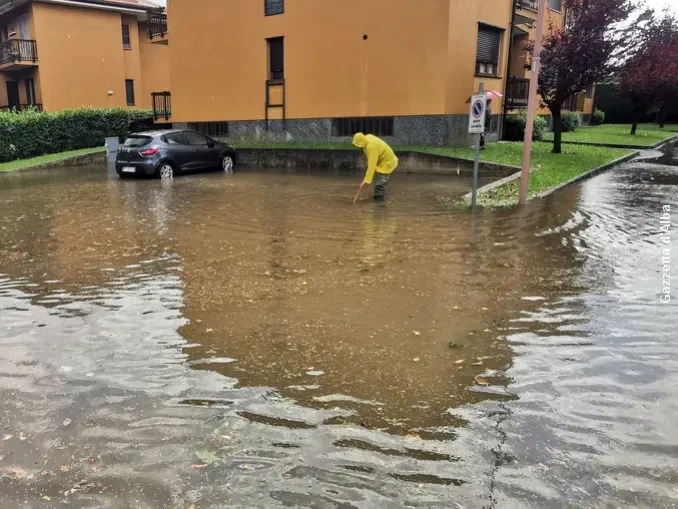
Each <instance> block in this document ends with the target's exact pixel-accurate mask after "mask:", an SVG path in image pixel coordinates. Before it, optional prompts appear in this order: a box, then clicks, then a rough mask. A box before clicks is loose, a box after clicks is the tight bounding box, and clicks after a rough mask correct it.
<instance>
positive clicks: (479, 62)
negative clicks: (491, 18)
mask: <svg viewBox="0 0 678 509" xmlns="http://www.w3.org/2000/svg"><path fill="white" fill-rule="evenodd" d="M501 32H502V31H501V30H500V29H498V28H494V27H490V26H487V25H478V49H477V52H476V74H482V75H489V76H498V75H499V46H500V43H501Z"/></svg>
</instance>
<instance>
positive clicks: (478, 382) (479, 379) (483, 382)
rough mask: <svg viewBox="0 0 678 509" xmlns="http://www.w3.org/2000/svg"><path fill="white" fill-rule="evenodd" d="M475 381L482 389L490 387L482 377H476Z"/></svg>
mask: <svg viewBox="0 0 678 509" xmlns="http://www.w3.org/2000/svg"><path fill="white" fill-rule="evenodd" d="M475 380H476V383H477V384H478V385H482V386H483V387H486V386H488V385H490V382H489V381H488V380H487V378H483V377H482V376H477V377H476V378H475Z"/></svg>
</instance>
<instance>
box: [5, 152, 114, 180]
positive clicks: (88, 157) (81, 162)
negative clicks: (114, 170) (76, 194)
mask: <svg viewBox="0 0 678 509" xmlns="http://www.w3.org/2000/svg"><path fill="white" fill-rule="evenodd" d="M101 156H104V158H103V159H102V158H101ZM105 156H106V149H101V150H97V151H95V152H89V153H87V154H80V155H77V156H72V157H67V158H65V159H57V160H56V161H47V162H46V163H40V164H32V165H30V166H22V167H21V168H13V169H11V170H3V171H0V175H2V174H4V173H16V172H20V171H26V170H44V169H49V168H59V167H61V166H87V165H90V164H97V163H100V162H105Z"/></svg>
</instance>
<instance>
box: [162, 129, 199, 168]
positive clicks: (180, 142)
mask: <svg viewBox="0 0 678 509" xmlns="http://www.w3.org/2000/svg"><path fill="white" fill-rule="evenodd" d="M164 141H165V143H167V155H168V157H169V158H170V159H171V160H172V162H174V164H175V165H176V167H177V169H178V170H179V171H183V172H186V171H191V169H192V167H191V165H192V163H193V161H194V157H193V146H192V145H189V144H188V140H187V139H186V137H185V136H184V135H183V134H182V133H180V132H176V133H168V134H166V135H165V136H164Z"/></svg>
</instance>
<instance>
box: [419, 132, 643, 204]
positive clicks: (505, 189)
mask: <svg viewBox="0 0 678 509" xmlns="http://www.w3.org/2000/svg"><path fill="white" fill-rule="evenodd" d="M551 148H552V147H551V145H550V144H547V143H534V144H533V145H532V168H533V171H532V172H531V173H530V180H529V184H528V197H533V196H534V195H536V194H537V193H540V192H542V191H546V190H548V189H551V188H552V187H555V186H557V185H560V184H562V183H563V182H567V181H568V180H570V179H573V178H574V177H577V176H579V175H581V174H582V173H585V172H587V171H589V170H592V169H593V168H596V167H598V166H601V165H603V164H605V163H609V162H611V161H614V160H615V159H618V158H620V157H623V156H625V155H627V154H629V153H630V152H631V151H630V150H625V149H618V148H605V147H592V146H587V145H563V153H562V154H553V153H551ZM427 151H432V152H435V153H438V154H444V155H451V156H456V157H464V158H468V159H471V158H473V155H474V154H473V149H472V148H434V149H428V150H427ZM522 159H523V144H522V143H520V142H501V143H488V144H487V146H486V148H485V150H484V151H483V152H482V154H481V160H482V161H492V162H495V163H502V164H510V165H513V166H520V165H521V164H522ZM519 191H520V181H519V180H516V181H513V182H510V183H508V184H506V185H503V186H500V187H498V188H496V189H493V190H491V191H489V192H487V193H482V194H481V195H479V197H478V203H479V204H480V205H482V206H486V207H497V206H506V205H513V204H515V203H518V194H519Z"/></svg>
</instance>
